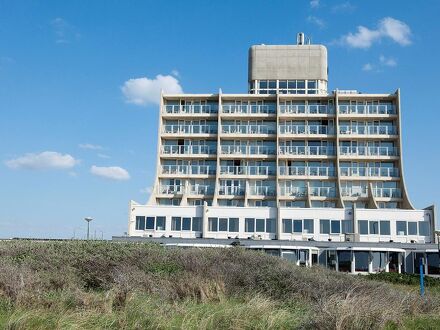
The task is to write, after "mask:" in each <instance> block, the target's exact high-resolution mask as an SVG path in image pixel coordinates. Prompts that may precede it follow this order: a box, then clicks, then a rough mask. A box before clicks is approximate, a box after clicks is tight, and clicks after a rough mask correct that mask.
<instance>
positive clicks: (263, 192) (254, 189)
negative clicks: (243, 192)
mask: <svg viewBox="0 0 440 330" xmlns="http://www.w3.org/2000/svg"><path fill="white" fill-rule="evenodd" d="M249 193H250V194H251V195H253V196H275V194H276V190H275V188H274V187H270V186H250V187H249Z"/></svg>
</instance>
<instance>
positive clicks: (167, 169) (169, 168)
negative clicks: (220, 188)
mask: <svg viewBox="0 0 440 330" xmlns="http://www.w3.org/2000/svg"><path fill="white" fill-rule="evenodd" d="M215 172H216V168H215V166H209V165H162V174H188V175H215Z"/></svg>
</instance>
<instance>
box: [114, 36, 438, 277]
mask: <svg viewBox="0 0 440 330" xmlns="http://www.w3.org/2000/svg"><path fill="white" fill-rule="evenodd" d="M248 84H249V90H248V94H223V93H222V92H221V91H220V92H219V93H218V94H178V95H174V94H173V95H170V94H162V95H161V100H160V108H159V111H160V116H159V132H158V147H157V166H156V179H155V183H154V189H153V192H152V194H151V196H150V199H149V201H148V202H147V204H145V205H144V204H139V203H136V202H134V201H131V202H130V209H129V222H128V237H125V238H124V237H115V239H120V240H123V239H125V240H151V241H157V242H160V243H162V244H165V245H177V246H222V247H229V246H233V245H242V246H244V247H246V248H251V249H252V248H253V249H261V250H264V251H266V252H267V253H271V254H274V255H278V256H281V257H283V258H287V259H289V260H292V261H293V262H296V263H297V264H301V265H307V266H310V265H312V264H315V263H319V264H322V265H325V266H327V267H329V268H333V269H335V270H338V271H347V272H352V273H358V272H377V271H396V272H415V271H417V269H418V268H417V267H418V263H419V262H420V258H423V260H424V261H425V270H426V272H428V273H431V274H433V273H439V254H438V250H437V245H436V244H435V242H436V231H435V229H436V228H435V213H434V212H435V211H434V207H433V206H431V207H427V208H425V209H415V208H414V206H413V205H412V203H411V201H410V199H409V196H408V193H407V189H406V185H405V180H404V168H403V162H402V126H401V112H402V106H401V103H400V91H399V90H397V91H395V92H393V93H390V94H389V93H377V94H363V93H360V92H357V91H354V90H334V91H332V92H329V91H328V87H327V86H328V67H327V49H326V48H325V47H324V46H322V45H311V44H310V43H308V42H305V38H304V35H303V34H299V35H298V40H297V44H296V45H257V46H252V47H251V48H250V49H249V80H248Z"/></svg>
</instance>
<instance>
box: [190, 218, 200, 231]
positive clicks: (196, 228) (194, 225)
mask: <svg viewBox="0 0 440 330" xmlns="http://www.w3.org/2000/svg"><path fill="white" fill-rule="evenodd" d="M192 220H193V221H192V230H193V231H202V218H200V217H194V218H193V219H192Z"/></svg>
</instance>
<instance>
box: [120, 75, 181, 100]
mask: <svg viewBox="0 0 440 330" xmlns="http://www.w3.org/2000/svg"><path fill="white" fill-rule="evenodd" d="M121 90H122V94H124V97H125V101H126V102H127V103H132V104H136V105H141V106H146V105H148V104H159V102H160V91H161V90H163V92H164V93H169V94H180V93H183V90H182V86H180V83H179V81H178V80H177V79H176V78H175V77H173V76H170V75H167V76H163V75H161V74H159V75H157V76H156V78H154V79H149V78H148V77H142V78H135V79H129V80H127V81H126V82H125V83H124V85H123V86H122V87H121Z"/></svg>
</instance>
